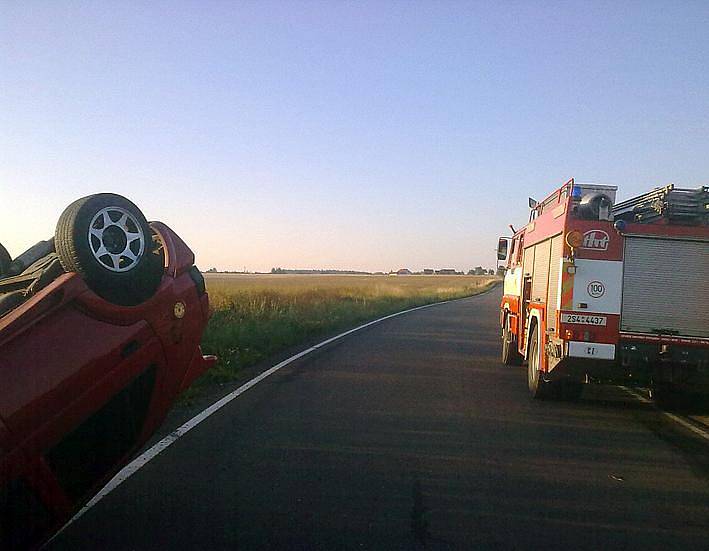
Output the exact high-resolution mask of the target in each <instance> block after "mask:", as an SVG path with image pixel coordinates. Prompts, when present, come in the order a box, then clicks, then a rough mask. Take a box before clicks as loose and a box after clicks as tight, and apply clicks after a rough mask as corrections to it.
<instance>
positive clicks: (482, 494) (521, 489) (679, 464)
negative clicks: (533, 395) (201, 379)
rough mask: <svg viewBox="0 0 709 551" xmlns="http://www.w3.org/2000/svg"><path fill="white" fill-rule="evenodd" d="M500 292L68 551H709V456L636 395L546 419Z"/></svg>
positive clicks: (258, 393)
mask: <svg viewBox="0 0 709 551" xmlns="http://www.w3.org/2000/svg"><path fill="white" fill-rule="evenodd" d="M498 301H499V291H493V292H492V293H488V294H487V295H483V296H480V297H474V298H471V299H467V300H464V301H459V302H455V303H450V304H446V305H441V306H435V307H433V308H429V309H426V310H421V311H417V312H413V313H410V314H407V315H404V316H401V317H398V318H394V319H391V320H387V321H385V322H383V323H381V324H379V325H376V326H373V327H371V328H369V329H366V330H364V331H362V332H360V333H357V334H354V335H352V336H349V337H347V338H345V339H343V340H342V341H340V342H339V343H336V344H333V345H331V346H328V347H326V348H324V349H322V350H320V351H318V352H315V353H313V354H311V355H309V356H307V357H305V358H302V359H301V360H299V361H297V362H295V363H294V364H291V365H290V366H289V367H287V368H284V369H283V370H282V371H279V372H278V373H276V374H275V375H273V376H272V377H270V378H268V379H266V380H265V381H263V382H261V383H259V384H258V385H257V386H255V387H254V388H252V389H251V390H249V391H248V392H246V393H245V394H243V395H242V396H240V397H239V398H237V399H236V400H235V401H233V402H231V403H230V404H229V405H228V406H226V407H225V408H224V409H223V410H221V411H220V412H218V413H217V414H215V415H213V416H212V417H210V418H209V419H207V420H206V421H205V422H204V423H202V424H201V425H199V426H198V427H197V428H195V429H194V430H193V431H192V432H190V433H189V434H188V435H186V436H185V437H184V438H182V439H180V440H178V441H177V442H176V443H175V444H174V445H173V446H171V447H170V448H168V449H167V450H166V451H165V452H164V453H162V454H160V455H159V456H157V457H156V458H155V459H154V460H153V461H152V462H150V463H148V464H147V465H146V466H145V467H144V468H143V469H141V470H140V471H139V472H138V473H136V474H135V475H134V476H133V477H132V478H130V479H129V480H128V481H127V482H126V483H124V484H123V485H121V486H119V487H118V488H117V489H116V490H115V491H114V492H113V493H111V494H110V495H109V496H107V497H106V498H105V499H103V500H102V501H101V502H99V503H98V505H96V506H95V507H94V508H92V509H91V510H90V511H89V512H87V513H86V514H85V515H84V516H83V517H82V518H80V519H79V520H78V521H77V522H76V523H74V524H73V525H72V526H70V527H69V528H68V529H67V530H66V531H65V532H64V533H63V534H61V535H60V536H59V537H58V538H57V539H56V540H55V541H54V542H53V543H52V545H51V546H50V548H51V549H53V550H57V549H70V550H79V549H137V550H143V549H258V548H270V549H285V548H288V549H424V548H428V549H448V548H455V549H480V548H482V549H489V548H492V549H512V548H514V549H530V548H546V549H550V548H551V549H553V548H564V549H609V548H615V549H624V548H629V549H655V548H658V549H660V548H663V549H668V548H673V549H707V547H709V456H708V455H707V449H706V447H707V446H706V445H705V444H702V443H700V442H699V441H698V440H697V439H695V438H692V437H690V436H688V435H687V434H684V433H683V432H682V430H681V429H678V428H676V427H673V426H671V423H670V422H669V421H667V420H666V419H663V418H662V416H661V415H659V414H658V413H657V411H655V410H654V409H653V408H652V406H650V405H648V404H642V403H639V402H637V401H634V400H633V399H632V398H630V397H629V396H627V394H625V393H623V392H622V391H621V390H619V389H612V388H601V387H593V388H588V389H587V390H586V391H585V393H584V396H583V398H582V400H581V401H580V402H578V403H574V404H572V403H551V402H533V401H531V400H530V399H529V398H528V396H527V389H526V379H525V374H524V372H523V371H522V369H521V368H506V367H504V366H502V365H501V364H500V362H499V360H498V356H499V344H500V342H499V338H498V329H497V327H496V320H497V305H498Z"/></svg>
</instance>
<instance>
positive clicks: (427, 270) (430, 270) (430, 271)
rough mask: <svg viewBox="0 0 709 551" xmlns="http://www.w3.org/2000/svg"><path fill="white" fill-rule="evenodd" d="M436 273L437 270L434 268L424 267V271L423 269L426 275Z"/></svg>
mask: <svg viewBox="0 0 709 551" xmlns="http://www.w3.org/2000/svg"><path fill="white" fill-rule="evenodd" d="M435 273H436V272H435V271H434V270H432V269H431V268H426V269H424V271H423V274H424V275H433V274H435Z"/></svg>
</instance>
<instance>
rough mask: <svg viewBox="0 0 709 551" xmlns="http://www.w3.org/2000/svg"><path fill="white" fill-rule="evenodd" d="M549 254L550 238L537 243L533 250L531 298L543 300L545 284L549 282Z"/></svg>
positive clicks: (545, 295) (535, 300) (544, 299)
mask: <svg viewBox="0 0 709 551" xmlns="http://www.w3.org/2000/svg"><path fill="white" fill-rule="evenodd" d="M550 254H551V239H547V240H546V241H542V242H541V243H537V245H536V250H535V252H534V274H533V275H532V297H531V298H532V300H533V301H534V302H545V301H546V299H547V285H548V284H549V256H550Z"/></svg>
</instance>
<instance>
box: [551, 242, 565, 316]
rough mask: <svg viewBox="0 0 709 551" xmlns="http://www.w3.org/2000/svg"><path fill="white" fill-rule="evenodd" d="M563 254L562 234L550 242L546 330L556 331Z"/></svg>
mask: <svg viewBox="0 0 709 551" xmlns="http://www.w3.org/2000/svg"><path fill="white" fill-rule="evenodd" d="M563 252H564V237H563V235H562V234H559V235H557V236H556V237H553V238H552V240H551V257H550V259H549V289H548V292H547V328H554V329H556V311H557V309H558V308H559V296H560V294H561V280H560V275H561V261H562V259H561V255H562V254H563Z"/></svg>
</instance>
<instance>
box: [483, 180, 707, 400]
mask: <svg viewBox="0 0 709 551" xmlns="http://www.w3.org/2000/svg"><path fill="white" fill-rule="evenodd" d="M616 191H617V187H615V186H608V185H599V184H584V183H577V182H575V181H574V180H573V179H571V180H569V181H568V182H566V183H565V184H564V185H563V186H561V187H560V188H559V189H557V190H556V191H554V192H553V193H552V194H551V195H549V196H548V197H547V198H546V199H544V200H543V201H540V202H537V201H535V200H533V199H530V200H529V207H530V216H529V222H528V223H527V224H526V225H525V226H524V227H523V228H521V229H519V230H514V228H513V227H512V226H510V228H511V229H512V233H513V235H512V237H501V238H500V239H499V242H498V249H497V258H498V261H501V262H502V263H503V264H502V265H503V266H504V267H505V268H506V271H505V278H504V293H503V297H502V301H501V304H500V325H501V329H502V362H503V363H504V364H506V365H520V364H522V365H526V366H527V379H528V384H529V391H530V394H531V396H532V397H533V398H541V399H544V398H564V399H575V398H578V397H579V395H580V394H581V392H582V389H583V384H584V383H589V382H604V383H612V384H625V385H634V386H642V387H646V388H649V389H650V393H651V395H652V396H653V397H654V398H655V399H656V400H658V401H662V402H666V403H675V401H676V400H677V399H678V398H682V397H684V396H686V394H687V393H692V394H698V395H704V396H709V188H708V187H706V186H705V187H700V188H698V189H680V188H676V187H675V186H674V185H669V186H666V187H663V188H657V189H654V190H652V191H650V192H648V193H644V194H642V195H639V196H637V197H633V198H631V199H628V200H626V201H623V202H620V203H616Z"/></svg>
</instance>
